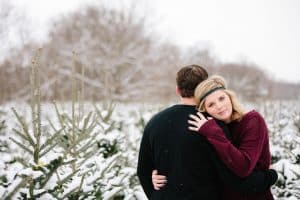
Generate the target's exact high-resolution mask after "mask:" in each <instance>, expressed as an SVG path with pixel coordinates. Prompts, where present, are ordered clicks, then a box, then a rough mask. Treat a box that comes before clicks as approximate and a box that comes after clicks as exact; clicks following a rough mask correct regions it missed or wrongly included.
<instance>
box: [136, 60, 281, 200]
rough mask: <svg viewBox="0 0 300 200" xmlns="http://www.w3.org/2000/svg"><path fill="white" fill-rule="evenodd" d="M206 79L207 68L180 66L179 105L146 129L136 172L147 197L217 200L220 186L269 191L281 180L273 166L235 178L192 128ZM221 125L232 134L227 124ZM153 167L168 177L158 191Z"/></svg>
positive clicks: (178, 77)
mask: <svg viewBox="0 0 300 200" xmlns="http://www.w3.org/2000/svg"><path fill="white" fill-rule="evenodd" d="M207 77H208V74H207V72H206V70H205V69H204V68H202V67H201V66H198V65H190V66H186V67H183V68H182V69H180V70H179V71H178V73H177V77H176V82H177V87H176V92H177V94H178V95H179V96H180V104H177V105H174V106H171V107H169V108H166V109H164V110H163V111H161V112H159V113H158V114H156V115H155V116H154V117H153V118H152V119H151V120H150V121H149V122H148V123H147V125H146V127H145V130H144V134H143V137H142V141H141V146H140V152H139V160H138V167H137V175H138V177H139V179H140V182H141V185H142V187H143V189H144V191H145V193H146V195H147V197H148V198H149V199H166V200H177V199H178V200H198V199H209V200H215V199H216V200H217V199H218V200H219V199H222V197H221V193H222V192H221V191H222V184H227V185H229V186H230V187H233V188H234V189H236V190H238V191H241V192H250V193H252V192H253V193H254V192H260V191H263V190H266V189H267V188H269V187H270V185H272V184H274V182H275V181H276V179H277V174H276V172H274V171H272V170H269V171H264V172H262V171H258V172H254V173H252V174H251V175H250V176H249V177H247V178H245V179H241V178H238V177H236V176H235V175H233V173H231V172H230V171H229V170H228V169H227V168H226V167H225V165H224V164H223V163H221V161H220V160H219V159H218V157H217V155H216V154H215V152H214V150H213V148H212V147H211V146H210V145H209V144H208V143H207V141H206V140H205V139H204V138H203V137H202V136H201V135H199V134H193V133H192V132H191V131H190V130H188V123H187V121H188V119H189V115H190V114H195V113H196V112H197V110H196V108H195V105H196V102H195V99H194V90H195V88H196V86H197V85H198V84H199V83H200V82H201V81H203V80H205V79H206V78H207ZM185 122H186V123H185ZM220 125H221V127H222V128H223V129H224V131H225V132H226V133H227V134H228V137H230V134H229V133H228V131H227V130H226V126H225V125H224V124H220ZM227 134H226V135H227ZM154 169H157V170H158V174H160V175H164V176H166V177H167V179H168V182H167V184H166V185H165V186H164V187H162V188H160V189H159V190H155V189H154V187H153V185H152V179H151V175H152V171H153V170H154Z"/></svg>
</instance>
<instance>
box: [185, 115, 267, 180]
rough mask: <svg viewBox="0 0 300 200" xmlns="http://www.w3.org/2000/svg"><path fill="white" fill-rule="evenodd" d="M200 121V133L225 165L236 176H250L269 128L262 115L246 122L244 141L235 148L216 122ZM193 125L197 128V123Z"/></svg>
mask: <svg viewBox="0 0 300 200" xmlns="http://www.w3.org/2000/svg"><path fill="white" fill-rule="evenodd" d="M193 119H195V118H193ZM199 119H200V118H199ZM199 121H200V122H201V123H202V124H201V126H200V128H199V129H198V132H199V133H200V134H201V135H203V136H205V137H206V138H207V140H208V141H209V143H211V144H212V145H213V147H214V149H215V150H216V152H217V154H218V155H219V157H220V159H221V160H222V161H223V163H224V164H225V165H226V166H227V167H228V168H229V169H230V170H231V171H232V172H233V173H235V174H236V175H238V176H240V177H246V176H248V175H249V174H250V173H251V172H252V171H253V169H254V167H255V166H256V163H257V161H258V159H259V156H260V155H261V152H262V149H263V145H264V142H265V139H266V137H267V128H266V126H265V123H264V120H263V119H262V118H261V117H260V115H258V114H253V115H251V116H250V117H249V119H248V120H247V122H245V125H244V130H243V133H242V135H241V137H242V139H241V141H240V143H239V146H238V147H235V146H234V145H233V144H232V143H231V142H230V141H229V140H228V139H227V138H226V136H225V135H224V132H223V130H222V129H221V128H220V127H219V126H218V125H217V123H216V121H215V120H213V119H211V120H205V121H204V122H203V120H199ZM189 123H190V124H192V123H191V122H189ZM193 125H194V126H195V121H194V123H193ZM194 128H195V127H194Z"/></svg>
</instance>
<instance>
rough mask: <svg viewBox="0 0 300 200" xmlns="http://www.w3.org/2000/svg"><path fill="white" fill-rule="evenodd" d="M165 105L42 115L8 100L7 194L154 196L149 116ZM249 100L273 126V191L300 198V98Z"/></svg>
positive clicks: (0, 122) (0, 160) (4, 133)
mask: <svg viewBox="0 0 300 200" xmlns="http://www.w3.org/2000/svg"><path fill="white" fill-rule="evenodd" d="M12 107H13V108H14V109H15V110H16V114H14V112H13V110H12V109H11V108H12ZM162 107H164V106H163V105H147V104H118V105H110V104H107V103H106V104H102V103H98V104H96V105H93V104H89V103H87V104H84V105H77V104H76V105H75V107H74V110H73V111H74V112H72V104H71V103H57V107H55V105H54V104H51V103H44V104H42V105H41V115H39V114H38V113H39V112H33V110H32V109H31V107H30V106H29V105H27V104H20V103H18V104H17V103H7V104H4V105H1V106H0V195H1V198H4V199H5V198H7V199H18V198H19V199H26V198H27V199H28V198H30V197H35V198H37V199H107V200H108V199H115V200H117V199H128V200H129V199H139V200H143V199H146V198H145V196H144V194H143V192H142V189H141V187H140V185H139V182H138V179H137V177H136V163H137V155H138V148H139V144H140V138H141V135H142V130H143V128H144V125H145V123H146V122H147V121H148V120H149V119H150V117H151V116H152V115H153V114H154V113H156V112H157V111H159V110H160V109H161V108H162ZM249 107H250V108H254V109H256V110H258V111H259V112H261V114H262V115H263V116H264V117H265V119H266V121H267V124H268V127H269V130H270V132H269V134H270V142H271V153H272V168H274V169H276V170H277V171H278V173H279V180H278V182H277V183H276V185H275V186H273V187H272V191H273V194H274V195H275V196H276V197H277V199H289V200H294V199H295V200H296V199H300V103H299V102H297V101H286V102H264V103H262V104H259V105H251V106H249ZM35 111H38V110H35ZM21 116H22V117H21ZM32 116H35V120H31V119H32ZM18 117H19V119H18Z"/></svg>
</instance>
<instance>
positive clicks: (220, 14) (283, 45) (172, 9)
mask: <svg viewBox="0 0 300 200" xmlns="http://www.w3.org/2000/svg"><path fill="white" fill-rule="evenodd" d="M124 1H125V0H123V1H122V0H118V1H117V0H104V1H102V2H106V3H111V2H113V3H114V4H116V3H118V2H124ZM133 1H134V0H133ZM135 1H137V2H140V1H142V0H135ZM15 2H16V4H17V5H18V6H21V7H24V8H26V13H29V15H30V16H31V17H32V18H33V19H34V20H37V22H38V23H40V25H39V26H40V27H41V29H40V33H38V34H42V30H43V29H44V28H43V27H44V26H45V21H46V20H47V19H49V18H53V17H54V16H57V15H58V14H61V13H66V12H68V11H70V10H73V9H76V8H79V7H80V6H81V5H83V4H86V2H93V0H47V1H46V0H44V1H41V0H27V1H24V0H23V1H22V0H15ZM98 2H99V1H98ZM144 2H145V7H149V13H150V14H153V15H152V16H153V18H154V19H155V20H156V21H157V20H158V19H159V20H158V21H159V24H158V25H157V31H158V32H159V33H160V34H161V36H162V37H163V38H166V39H168V40H171V41H173V42H175V43H176V44H178V45H181V46H182V47H186V46H190V45H197V44H199V45H202V44H206V46H209V47H210V48H211V49H212V51H213V53H214V54H215V55H216V57H217V58H218V59H220V60H221V61H224V62H229V61H233V62H234V61H244V60H246V61H250V62H254V63H256V64H257V65H258V66H260V67H262V68H264V69H265V70H266V71H267V72H268V73H269V74H270V75H271V76H272V77H273V78H275V79H279V80H285V81H291V82H300V25H299V24H300V1H299V0H144ZM149 13H148V14H149ZM150 17H151V15H150Z"/></svg>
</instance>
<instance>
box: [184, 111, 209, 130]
mask: <svg viewBox="0 0 300 200" xmlns="http://www.w3.org/2000/svg"><path fill="white" fill-rule="evenodd" d="M189 117H190V120H188V123H189V124H190V126H189V130H192V131H198V130H199V129H200V128H201V126H202V125H203V124H204V123H205V122H206V121H207V119H206V118H205V117H204V115H203V114H202V113H200V112H197V115H192V114H191V115H189Z"/></svg>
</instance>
